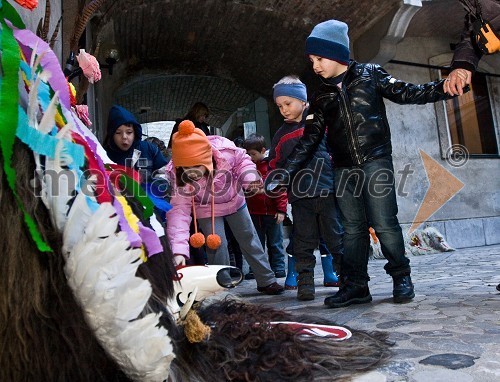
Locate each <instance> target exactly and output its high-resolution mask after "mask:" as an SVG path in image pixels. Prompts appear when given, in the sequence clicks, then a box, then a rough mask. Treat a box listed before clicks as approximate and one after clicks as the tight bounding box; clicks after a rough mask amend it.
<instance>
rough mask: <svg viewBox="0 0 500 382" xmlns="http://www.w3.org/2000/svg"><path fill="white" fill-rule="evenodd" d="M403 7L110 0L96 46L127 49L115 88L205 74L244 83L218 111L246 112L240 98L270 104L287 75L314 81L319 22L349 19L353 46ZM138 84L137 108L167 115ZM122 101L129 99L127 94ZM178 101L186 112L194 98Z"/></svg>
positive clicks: (385, 0)
mask: <svg viewBox="0 0 500 382" xmlns="http://www.w3.org/2000/svg"><path fill="white" fill-rule="evenodd" d="M399 3H400V0H378V1H373V0H356V1H343V0H310V1H304V0H296V1H294V0H107V1H106V2H105V3H104V6H103V7H102V8H101V11H100V13H99V15H98V16H97V17H96V18H95V19H94V20H93V23H94V26H95V28H94V31H95V33H96V34H97V35H96V36H94V41H97V40H98V39H100V40H101V41H108V40H112V41H113V42H114V43H115V44H116V46H117V47H118V49H119V51H120V56H121V59H120V66H121V67H122V68H125V69H124V70H123V71H120V72H121V78H116V80H115V79H113V82H115V83H124V82H127V81H128V79H130V78H131V79H137V77H138V76H140V75H141V73H144V72H154V73H162V72H163V73H168V74H169V75H172V76H173V77H172V78H170V79H167V78H165V79H163V80H162V83H163V84H165V86H166V87H168V86H171V85H172V86H173V83H174V82H175V81H177V80H179V79H180V78H181V77H175V76H174V75H187V76H185V77H183V78H184V79H185V80H186V81H190V80H192V78H193V77H190V76H201V77H200V78H202V79H203V80H202V81H209V82H210V80H209V79H208V78H210V77H212V78H214V77H215V78H219V79H221V80H220V81H216V80H215V79H213V80H211V82H210V83H211V84H216V85H214V86H219V85H220V86H222V87H224V86H226V85H227V84H228V83H235V84H237V86H236V87H234V88H232V89H231V91H230V94H229V95H228V96H226V97H225V98H224V99H225V100H226V101H227V103H222V102H221V103H219V101H217V102H215V104H216V105H217V106H215V107H216V108H220V109H221V110H230V109H231V108H232V107H234V106H235V105H236V104H238V106H239V107H241V106H245V105H244V104H239V101H238V102H236V100H241V102H247V101H248V99H250V98H251V97H249V96H248V94H250V93H251V94H253V95H262V96H264V97H266V98H268V99H269V98H270V96H271V94H272V85H273V84H274V83H275V82H276V81H277V80H279V79H280V78H281V77H283V76H284V75H287V74H290V73H295V74H299V75H300V76H301V77H302V78H305V79H307V78H310V77H312V76H311V75H310V69H309V64H308V62H307V59H306V57H305V56H304V53H303V50H304V42H305V38H306V37H307V35H308V34H309V33H310V31H311V29H312V28H313V26H314V25H315V24H317V23H318V22H321V21H324V20H327V19H331V18H336V19H339V20H343V21H345V22H347V23H348V24H349V26H350V32H349V35H350V38H351V40H354V39H356V38H357V37H359V36H360V35H361V34H362V33H363V31H365V30H367V29H368V28H370V27H371V26H372V25H374V24H375V23H376V22H377V21H378V20H379V19H381V18H382V17H383V16H384V15H385V14H387V13H388V12H390V11H392V10H393V9H394V7H396V6H397V5H398V4H399ZM308 70H309V72H308ZM308 76H309V77H308ZM145 81H149V80H147V79H145ZM134 83H135V85H136V86H137V88H138V89H137V90H134V89H129V88H127V89H128V92H129V94H132V93H133V94H134V97H129V98H127V102H130V105H131V106H130V107H132V108H133V109H139V108H140V107H141V106H147V107H151V108H152V109H153V108H154V109H155V110H156V112H158V113H160V112H162V111H161V110H162V108H161V107H159V106H156V104H153V105H151V104H149V102H150V101H151V100H152V99H153V95H151V94H149V93H150V91H144V92H141V91H139V89H140V88H142V89H144V86H143V85H141V81H135V82H134ZM306 83H307V81H306ZM167 84H168V85H167ZM154 88H155V89H156V88H158V89H159V93H158V94H160V95H157V96H156V97H162V96H163V97H170V96H171V95H170V94H169V93H168V92H165V91H163V90H162V89H164V88H162V87H160V86H159V85H158V84H156V85H155V87H154ZM237 88H239V89H240V90H242V93H241V94H239V93H238V92H237V91H236V89H237ZM193 91H194V92H197V91H199V89H197V88H193ZM221 91H222V89H221ZM215 93H217V92H215ZM215 93H213V94H215ZM186 94H187V93H186ZM120 97H126V95H125V93H123V94H120ZM200 97H201V98H202V99H204V100H205V101H206V102H207V103H208V104H212V102H211V100H210V99H208V98H209V97H212V94H211V93H210V94H203V95H201V96H200ZM177 101H178V102H182V103H183V105H184V106H186V105H188V104H189V103H191V101H192V100H189V101H188V100H184V101H179V100H177ZM177 101H176V102H177ZM159 104H162V105H166V104H167V99H164V100H163V102H162V101H161V100H159V101H158V105H159ZM172 108H175V107H172ZM177 111H178V110H176V112H177ZM165 113H168V112H165ZM181 114H182V113H181ZM219 117H220V118H223V115H220V116H219ZM219 117H217V118H219ZM148 119H149V120H152V119H150V118H149V117H148ZM214 125H215V123H214Z"/></svg>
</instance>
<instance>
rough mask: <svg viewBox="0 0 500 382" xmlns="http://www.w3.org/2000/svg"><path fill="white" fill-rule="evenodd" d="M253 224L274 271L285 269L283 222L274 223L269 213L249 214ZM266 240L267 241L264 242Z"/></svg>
mask: <svg viewBox="0 0 500 382" xmlns="http://www.w3.org/2000/svg"><path fill="white" fill-rule="evenodd" d="M250 216H251V217H252V221H253V225H254V226H255V230H256V231H257V235H259V239H260V242H261V244H262V248H266V244H267V254H268V256H269V263H270V264H271V269H272V270H273V271H274V272H281V271H284V270H285V251H284V249H283V229H282V227H283V224H276V219H275V218H274V216H271V215H253V214H251V215H250ZM266 242H267V243H266Z"/></svg>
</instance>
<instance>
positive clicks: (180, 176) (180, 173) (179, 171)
mask: <svg viewBox="0 0 500 382" xmlns="http://www.w3.org/2000/svg"><path fill="white" fill-rule="evenodd" d="M212 163H213V166H214V171H215V169H216V167H217V164H216V163H215V159H214V157H212ZM175 183H176V184H177V187H184V186H185V185H186V184H188V183H191V180H190V179H189V178H188V177H187V176H185V175H184V169H183V168H182V167H176V168H175Z"/></svg>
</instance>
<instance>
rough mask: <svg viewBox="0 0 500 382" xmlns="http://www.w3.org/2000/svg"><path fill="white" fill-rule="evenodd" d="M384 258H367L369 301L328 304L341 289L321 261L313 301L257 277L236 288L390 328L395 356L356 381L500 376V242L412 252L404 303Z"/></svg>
mask: <svg viewBox="0 0 500 382" xmlns="http://www.w3.org/2000/svg"><path fill="white" fill-rule="evenodd" d="M384 264H385V260H370V263H369V273H370V277H371V281H370V283H369V287H370V291H371V294H372V296H373V301H372V302H371V303H369V304H363V305H351V306H349V307H345V308H340V309H327V308H326V307H325V306H324V305H323V300H324V298H325V297H327V296H330V295H332V294H333V293H335V292H336V291H337V288H326V287H323V286H322V285H323V283H322V281H323V275H322V270H321V265H320V262H319V261H318V265H317V267H316V275H315V283H316V299H315V300H314V301H308V302H301V301H298V300H297V299H296V291H285V293H284V294H282V295H280V296H265V295H262V294H260V293H258V292H257V290H256V284H255V281H253V280H251V281H243V282H242V283H241V284H240V285H239V286H237V287H236V288H235V289H234V291H235V293H236V294H238V295H240V296H241V297H244V299H245V300H246V301H250V302H253V303H263V304H273V306H275V307H277V308H281V309H285V310H287V311H290V312H297V313H301V314H310V315H317V316H319V317H327V318H328V319H330V320H333V321H335V322H336V323H337V324H339V325H342V324H345V325H349V326H350V327H352V328H354V329H363V330H368V331H369V330H381V331H389V332H390V337H389V338H390V339H391V340H393V341H394V342H395V346H394V356H393V358H392V359H391V360H390V361H389V362H388V363H387V364H386V365H384V366H383V367H381V368H379V369H378V370H376V371H373V372H371V373H368V374H364V375H362V376H358V377H356V378H355V379H354V380H355V381H356V382H383V381H386V382H393V381H408V382H472V381H477V382H494V381H495V382H498V381H500V292H498V291H497V290H496V288H495V286H496V285H497V284H498V283H500V245H493V246H484V247H475V248H466V249H459V250H456V251H454V252H445V253H438V254H428V255H424V256H419V257H411V265H412V272H413V273H412V279H413V282H414V284H415V299H414V300H413V301H412V302H410V303H407V304H394V303H393V302H392V279H391V278H390V276H389V275H387V274H386V273H385V271H384V269H383V266H384ZM279 281H280V282H281V283H284V279H279Z"/></svg>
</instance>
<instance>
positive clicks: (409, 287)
mask: <svg viewBox="0 0 500 382" xmlns="http://www.w3.org/2000/svg"><path fill="white" fill-rule="evenodd" d="M392 280H393V285H394V289H393V290H392V295H393V296H394V302H396V303H403V302H408V301H411V300H413V297H415V291H414V289H413V283H412V282H411V277H410V275H408V276H395V277H393V278H392Z"/></svg>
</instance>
